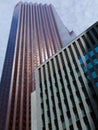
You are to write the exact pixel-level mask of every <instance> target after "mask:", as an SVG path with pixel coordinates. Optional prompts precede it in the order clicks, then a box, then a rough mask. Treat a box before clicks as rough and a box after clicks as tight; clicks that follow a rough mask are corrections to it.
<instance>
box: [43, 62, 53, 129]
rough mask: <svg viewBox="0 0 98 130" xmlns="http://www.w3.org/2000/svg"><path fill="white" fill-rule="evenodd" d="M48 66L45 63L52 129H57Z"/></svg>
mask: <svg viewBox="0 0 98 130" xmlns="http://www.w3.org/2000/svg"><path fill="white" fill-rule="evenodd" d="M47 69H48V67H47V64H46V65H45V72H46V80H47V89H48V95H49V105H50V115H51V123H52V130H55V124H54V113H53V106H52V100H51V94H50V92H51V90H50V82H49V78H48V75H49V73H48V71H47Z"/></svg>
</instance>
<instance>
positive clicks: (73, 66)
mask: <svg viewBox="0 0 98 130" xmlns="http://www.w3.org/2000/svg"><path fill="white" fill-rule="evenodd" d="M66 51H67V54H68V57H69V60H70V64H71V67H72V71H73V73H74V76H75V80H76V83H77V86H78V90H79V93H80V95H82V96H81V97H83V98H84V99H83V100H85V96H84V94H83V92H82V89H81V88H82V85H81V84H80V82H79V79H78V74H77V73H76V71H75V65H74V64H73V61H72V57H71V54H70V53H71V52H69V50H68V48H66ZM80 86H81V87H80ZM73 89H74V87H73ZM73 89H72V91H73ZM73 96H74V100H75V102H76V107H77V111H78V115H79V118H80V122H81V124H82V125H81V127H82V129H85V124H84V121H83V116H82V113H81V112H80V111H81V109H80V107H79V103H78V100H77V98H76V97H77V96H76V93H74V91H73ZM91 128H92V129H93V128H94V124H91Z"/></svg>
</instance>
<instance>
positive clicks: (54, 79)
mask: <svg viewBox="0 0 98 130" xmlns="http://www.w3.org/2000/svg"><path fill="white" fill-rule="evenodd" d="M33 101H34V102H35V104H36V105H34V104H33ZM31 106H32V107H31V114H32V117H31V119H32V123H31V126H32V130H97V129H98V22H97V23H95V24H94V25H93V26H91V27H90V28H89V29H87V30H86V31H84V32H83V33H82V34H81V35H79V36H78V37H77V38H76V39H74V40H73V41H72V42H71V43H69V44H68V45H66V47H64V48H63V49H61V50H60V51H59V52H57V53H56V54H55V55H54V56H52V57H51V58H50V59H48V60H47V61H46V62H45V63H43V64H42V65H40V66H39V67H38V68H37V69H36V91H34V92H32V96H31Z"/></svg>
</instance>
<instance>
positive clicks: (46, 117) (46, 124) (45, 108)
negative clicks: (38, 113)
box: [41, 66, 49, 130]
mask: <svg viewBox="0 0 98 130" xmlns="http://www.w3.org/2000/svg"><path fill="white" fill-rule="evenodd" d="M43 71H44V70H43V66H42V67H41V78H42V87H43V89H42V91H43V99H44V114H45V127H46V130H49V128H48V116H47V107H46V106H47V104H46V99H45V85H44V80H45V79H44V75H43V73H44V72H43Z"/></svg>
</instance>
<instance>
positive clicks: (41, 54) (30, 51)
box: [0, 2, 75, 130]
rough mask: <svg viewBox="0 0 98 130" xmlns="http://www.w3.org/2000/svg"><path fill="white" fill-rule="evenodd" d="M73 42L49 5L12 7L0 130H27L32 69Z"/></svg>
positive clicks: (0, 101)
mask: <svg viewBox="0 0 98 130" xmlns="http://www.w3.org/2000/svg"><path fill="white" fill-rule="evenodd" d="M73 38H75V34H74V32H71V33H70V32H69V31H68V30H67V28H65V27H64V25H63V23H62V22H61V20H60V18H59V16H58V15H57V13H56V11H55V9H54V7H53V6H52V5H46V4H45V5H42V4H36V3H35V4H32V3H22V2H19V3H18V4H17V5H16V6H15V9H14V14H13V18H12V25H11V30H10V35H9V41H8V46H7V51H6V57H5V62H4V67H3V72H2V77H1V83H0V130H30V128H31V113H30V112H31V105H30V101H31V92H32V91H34V90H35V88H36V87H35V69H36V67H37V66H39V65H40V64H41V63H43V62H44V61H45V60H47V59H48V58H49V57H51V56H52V55H53V54H55V53H56V52H57V51H58V50H60V49H61V47H63V46H64V45H65V44H66V43H68V42H69V41H71V40H72V39H73Z"/></svg>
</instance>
